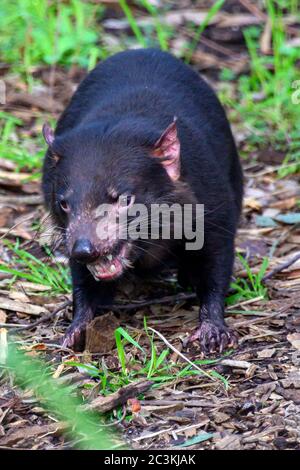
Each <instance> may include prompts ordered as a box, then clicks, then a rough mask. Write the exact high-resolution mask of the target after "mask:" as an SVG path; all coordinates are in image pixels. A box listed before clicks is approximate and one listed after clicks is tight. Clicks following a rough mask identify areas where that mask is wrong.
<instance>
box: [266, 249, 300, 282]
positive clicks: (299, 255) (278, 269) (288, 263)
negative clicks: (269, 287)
mask: <svg viewBox="0 0 300 470" xmlns="http://www.w3.org/2000/svg"><path fill="white" fill-rule="evenodd" d="M299 259H300V252H298V253H297V254H296V255H295V256H294V257H293V258H291V259H289V260H287V261H286V262H285V263H282V264H280V265H279V266H277V267H276V268H274V269H272V270H271V271H270V272H269V273H267V274H266V275H265V276H264V277H263V278H262V281H263V282H265V281H267V280H268V279H270V278H271V277H273V276H275V275H276V274H278V273H280V272H281V271H283V270H284V269H287V268H289V267H290V266H292V264H294V263H296V261H298V260H299Z"/></svg>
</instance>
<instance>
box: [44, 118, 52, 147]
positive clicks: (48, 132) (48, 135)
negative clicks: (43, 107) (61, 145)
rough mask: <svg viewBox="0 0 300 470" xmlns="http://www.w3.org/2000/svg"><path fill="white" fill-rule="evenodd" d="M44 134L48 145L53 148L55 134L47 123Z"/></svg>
mask: <svg viewBox="0 0 300 470" xmlns="http://www.w3.org/2000/svg"><path fill="white" fill-rule="evenodd" d="M42 132H43V136H44V139H45V141H46V143H47V144H48V146H49V147H51V145H52V144H53V142H54V132H53V129H51V127H50V125H49V124H48V123H47V122H46V123H45V124H44V125H43V130H42Z"/></svg>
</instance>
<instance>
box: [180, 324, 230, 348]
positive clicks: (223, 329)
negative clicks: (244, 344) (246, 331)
mask: <svg viewBox="0 0 300 470" xmlns="http://www.w3.org/2000/svg"><path fill="white" fill-rule="evenodd" d="M193 341H199V342H200V347H201V349H202V351H203V352H205V353H215V352H218V353H222V352H223V351H224V350H225V349H228V348H231V347H236V346H237V344H238V339H237V335H236V333H235V332H234V331H232V330H230V329H229V328H228V327H227V326H226V325H225V324H222V323H214V322H213V321H211V320H203V321H202V322H201V324H200V326H199V328H197V330H196V331H195V332H194V333H193V334H192V335H191V336H190V337H189V338H188V341H187V343H190V342H193Z"/></svg>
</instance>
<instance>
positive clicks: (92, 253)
mask: <svg viewBox="0 0 300 470" xmlns="http://www.w3.org/2000/svg"><path fill="white" fill-rule="evenodd" d="M98 256H99V253H98V251H97V250H96V248H95V247H94V246H93V244H92V243H91V242H90V240H88V239H87V238H80V239H78V240H76V242H75V243H74V246H73V249H72V253H71V257H72V259H74V260H76V261H79V262H80V263H85V264H88V263H92V262H93V261H95V260H96V259H97V258H98Z"/></svg>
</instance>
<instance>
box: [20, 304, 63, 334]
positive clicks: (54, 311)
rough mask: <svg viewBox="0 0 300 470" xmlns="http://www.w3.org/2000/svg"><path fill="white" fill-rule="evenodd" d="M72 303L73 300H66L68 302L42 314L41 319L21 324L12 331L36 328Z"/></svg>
mask: <svg viewBox="0 0 300 470" xmlns="http://www.w3.org/2000/svg"><path fill="white" fill-rule="evenodd" d="M71 304H72V301H71V300H66V302H64V303H63V304H61V305H60V306H59V307H57V308H56V309H55V310H53V312H50V313H48V315H45V316H42V317H41V318H39V320H37V321H35V322H33V323H30V324H29V325H25V326H20V327H19V328H15V329H13V330H11V332H12V333H17V332H19V331H24V330H31V329H32V328H35V327H36V326H38V325H40V323H44V322H45V321H47V320H51V319H52V318H53V317H55V315H57V314H58V313H59V312H61V311H62V310H64V309H65V308H66V307H69V305H71Z"/></svg>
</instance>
